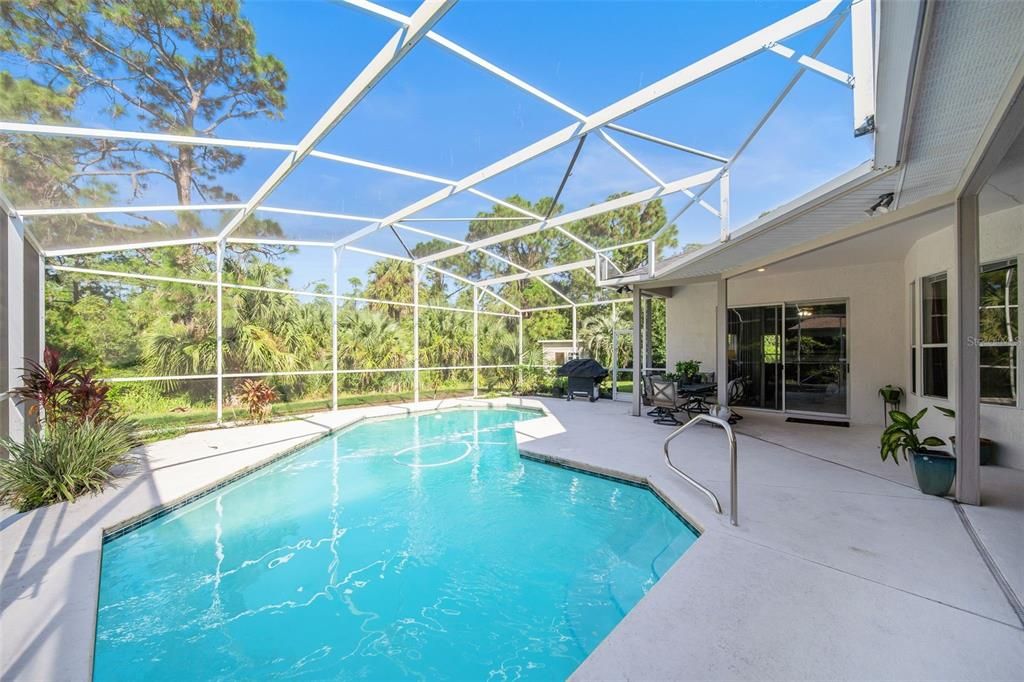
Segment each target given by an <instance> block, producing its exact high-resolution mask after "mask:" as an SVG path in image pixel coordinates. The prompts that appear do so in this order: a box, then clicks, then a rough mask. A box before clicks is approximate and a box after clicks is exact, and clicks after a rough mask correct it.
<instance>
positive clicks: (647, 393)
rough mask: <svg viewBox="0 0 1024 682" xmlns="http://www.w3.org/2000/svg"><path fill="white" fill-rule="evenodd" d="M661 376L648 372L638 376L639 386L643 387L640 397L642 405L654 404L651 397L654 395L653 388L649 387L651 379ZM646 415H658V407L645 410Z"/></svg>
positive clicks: (660, 376)
mask: <svg viewBox="0 0 1024 682" xmlns="http://www.w3.org/2000/svg"><path fill="white" fill-rule="evenodd" d="M661 378H662V375H661V374H650V373H648V374H644V375H643V376H642V377H641V378H640V381H641V386H642V387H643V392H642V393H641V397H642V399H643V403H644V405H646V406H647V407H650V406H652V405H654V399H653V397H652V396H653V395H654V389H653V388H652V387H651V379H661ZM647 416H648V417H656V416H658V408H654V409H653V410H648V411H647Z"/></svg>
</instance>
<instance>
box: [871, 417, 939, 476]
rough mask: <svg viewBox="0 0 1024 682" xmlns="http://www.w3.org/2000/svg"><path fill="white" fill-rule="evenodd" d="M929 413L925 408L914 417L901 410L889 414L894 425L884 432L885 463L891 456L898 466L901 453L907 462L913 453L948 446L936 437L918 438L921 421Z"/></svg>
mask: <svg viewBox="0 0 1024 682" xmlns="http://www.w3.org/2000/svg"><path fill="white" fill-rule="evenodd" d="M927 412H928V408H927V407H925V408H923V409H922V410H921V411H920V412H918V413H917V414H915V415H914V416H913V417H911V416H910V415H908V414H907V413H905V412H900V411H899V410H893V411H892V412H890V413H889V418H890V419H891V420H892V424H890V425H889V426H888V427H886V429H885V431H883V432H882V461H883V462H884V461H885V460H886V459H888V458H889V457H890V456H891V457H892V459H893V461H894V462H896V464H897V465H898V464H899V463H900V458H899V455H900V453H902V454H903V459H905V460H907V459H910V455H911V454H912V453H915V452H922V451H924V450H926V449H927V448H929V447H939V446H942V445H945V444H946V443H945V441H943V440H942V439H941V438H937V437H936V436H927V437H926V438H924V439H923V440H921V439H919V438H918V437H917V430H918V429H919V428H920V426H919V425H920V423H921V419H922V418H923V417H924V415H925V413H927Z"/></svg>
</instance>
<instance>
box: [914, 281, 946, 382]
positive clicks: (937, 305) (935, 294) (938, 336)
mask: <svg viewBox="0 0 1024 682" xmlns="http://www.w3.org/2000/svg"><path fill="white" fill-rule="evenodd" d="M921 379H922V386H921V394H922V395H926V396H931V397H933V398H948V397H949V298H948V296H947V286H946V273H944V272H943V273H940V274H938V275H932V276H930V277H925V278H923V279H922V280H921Z"/></svg>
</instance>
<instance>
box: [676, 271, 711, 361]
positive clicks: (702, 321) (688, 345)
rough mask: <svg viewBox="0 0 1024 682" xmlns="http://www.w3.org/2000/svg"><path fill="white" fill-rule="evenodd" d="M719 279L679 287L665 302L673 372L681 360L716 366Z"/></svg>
mask: <svg viewBox="0 0 1024 682" xmlns="http://www.w3.org/2000/svg"><path fill="white" fill-rule="evenodd" d="M717 297H718V285H717V283H716V282H710V283H707V282H705V283H700V284H688V285H686V286H682V287H676V288H675V289H674V290H673V296H672V298H669V299H667V300H666V301H665V359H666V361H667V367H668V368H669V370H670V371H672V369H673V368H674V367H675V364H676V363H677V362H679V361H681V360H699V361H700V363H701V369H702V370H704V371H709V372H710V371H714V369H715V307H716V302H717V300H718V298H717Z"/></svg>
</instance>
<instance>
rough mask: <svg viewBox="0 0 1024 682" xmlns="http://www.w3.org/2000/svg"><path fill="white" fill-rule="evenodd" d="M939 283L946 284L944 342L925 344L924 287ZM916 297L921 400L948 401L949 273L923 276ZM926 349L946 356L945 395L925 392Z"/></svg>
mask: <svg viewBox="0 0 1024 682" xmlns="http://www.w3.org/2000/svg"><path fill="white" fill-rule="evenodd" d="M940 281H943V282H945V283H946V314H945V326H946V333H945V337H946V340H945V342H944V343H925V341H924V338H925V319H924V316H925V299H924V297H925V291H926V289H925V286H926V284H930V283H932V282H940ZM917 296H918V300H919V302H920V305H919V310H920V314H921V320H920V331H919V334H920V337H919V338H920V341H921V342H920V344H919V346H920V349H921V362H920V363H919V367H920V374H921V394H920V395H921V397H922V398H934V399H935V400H950V397H949V392H950V391H949V384H950V379H951V376H950V375H951V372H950V366H949V317H950V307H949V306H950V300H949V299H950V296H949V272H948V271H947V270H942V271H940V272H935V273H932V274H929V275H925V276H924V277H921V278H920V284H919V286H918V293H917ZM927 349H940V350H942V351H943V352H944V353H945V356H946V395H937V394H934V393H928V392H927V390H926V388H927V385H928V382H927V380H926V378H925V377H926V376H927V372H928V368H926V367H925V357H926V355H927V354H926V353H925V350H927Z"/></svg>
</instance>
